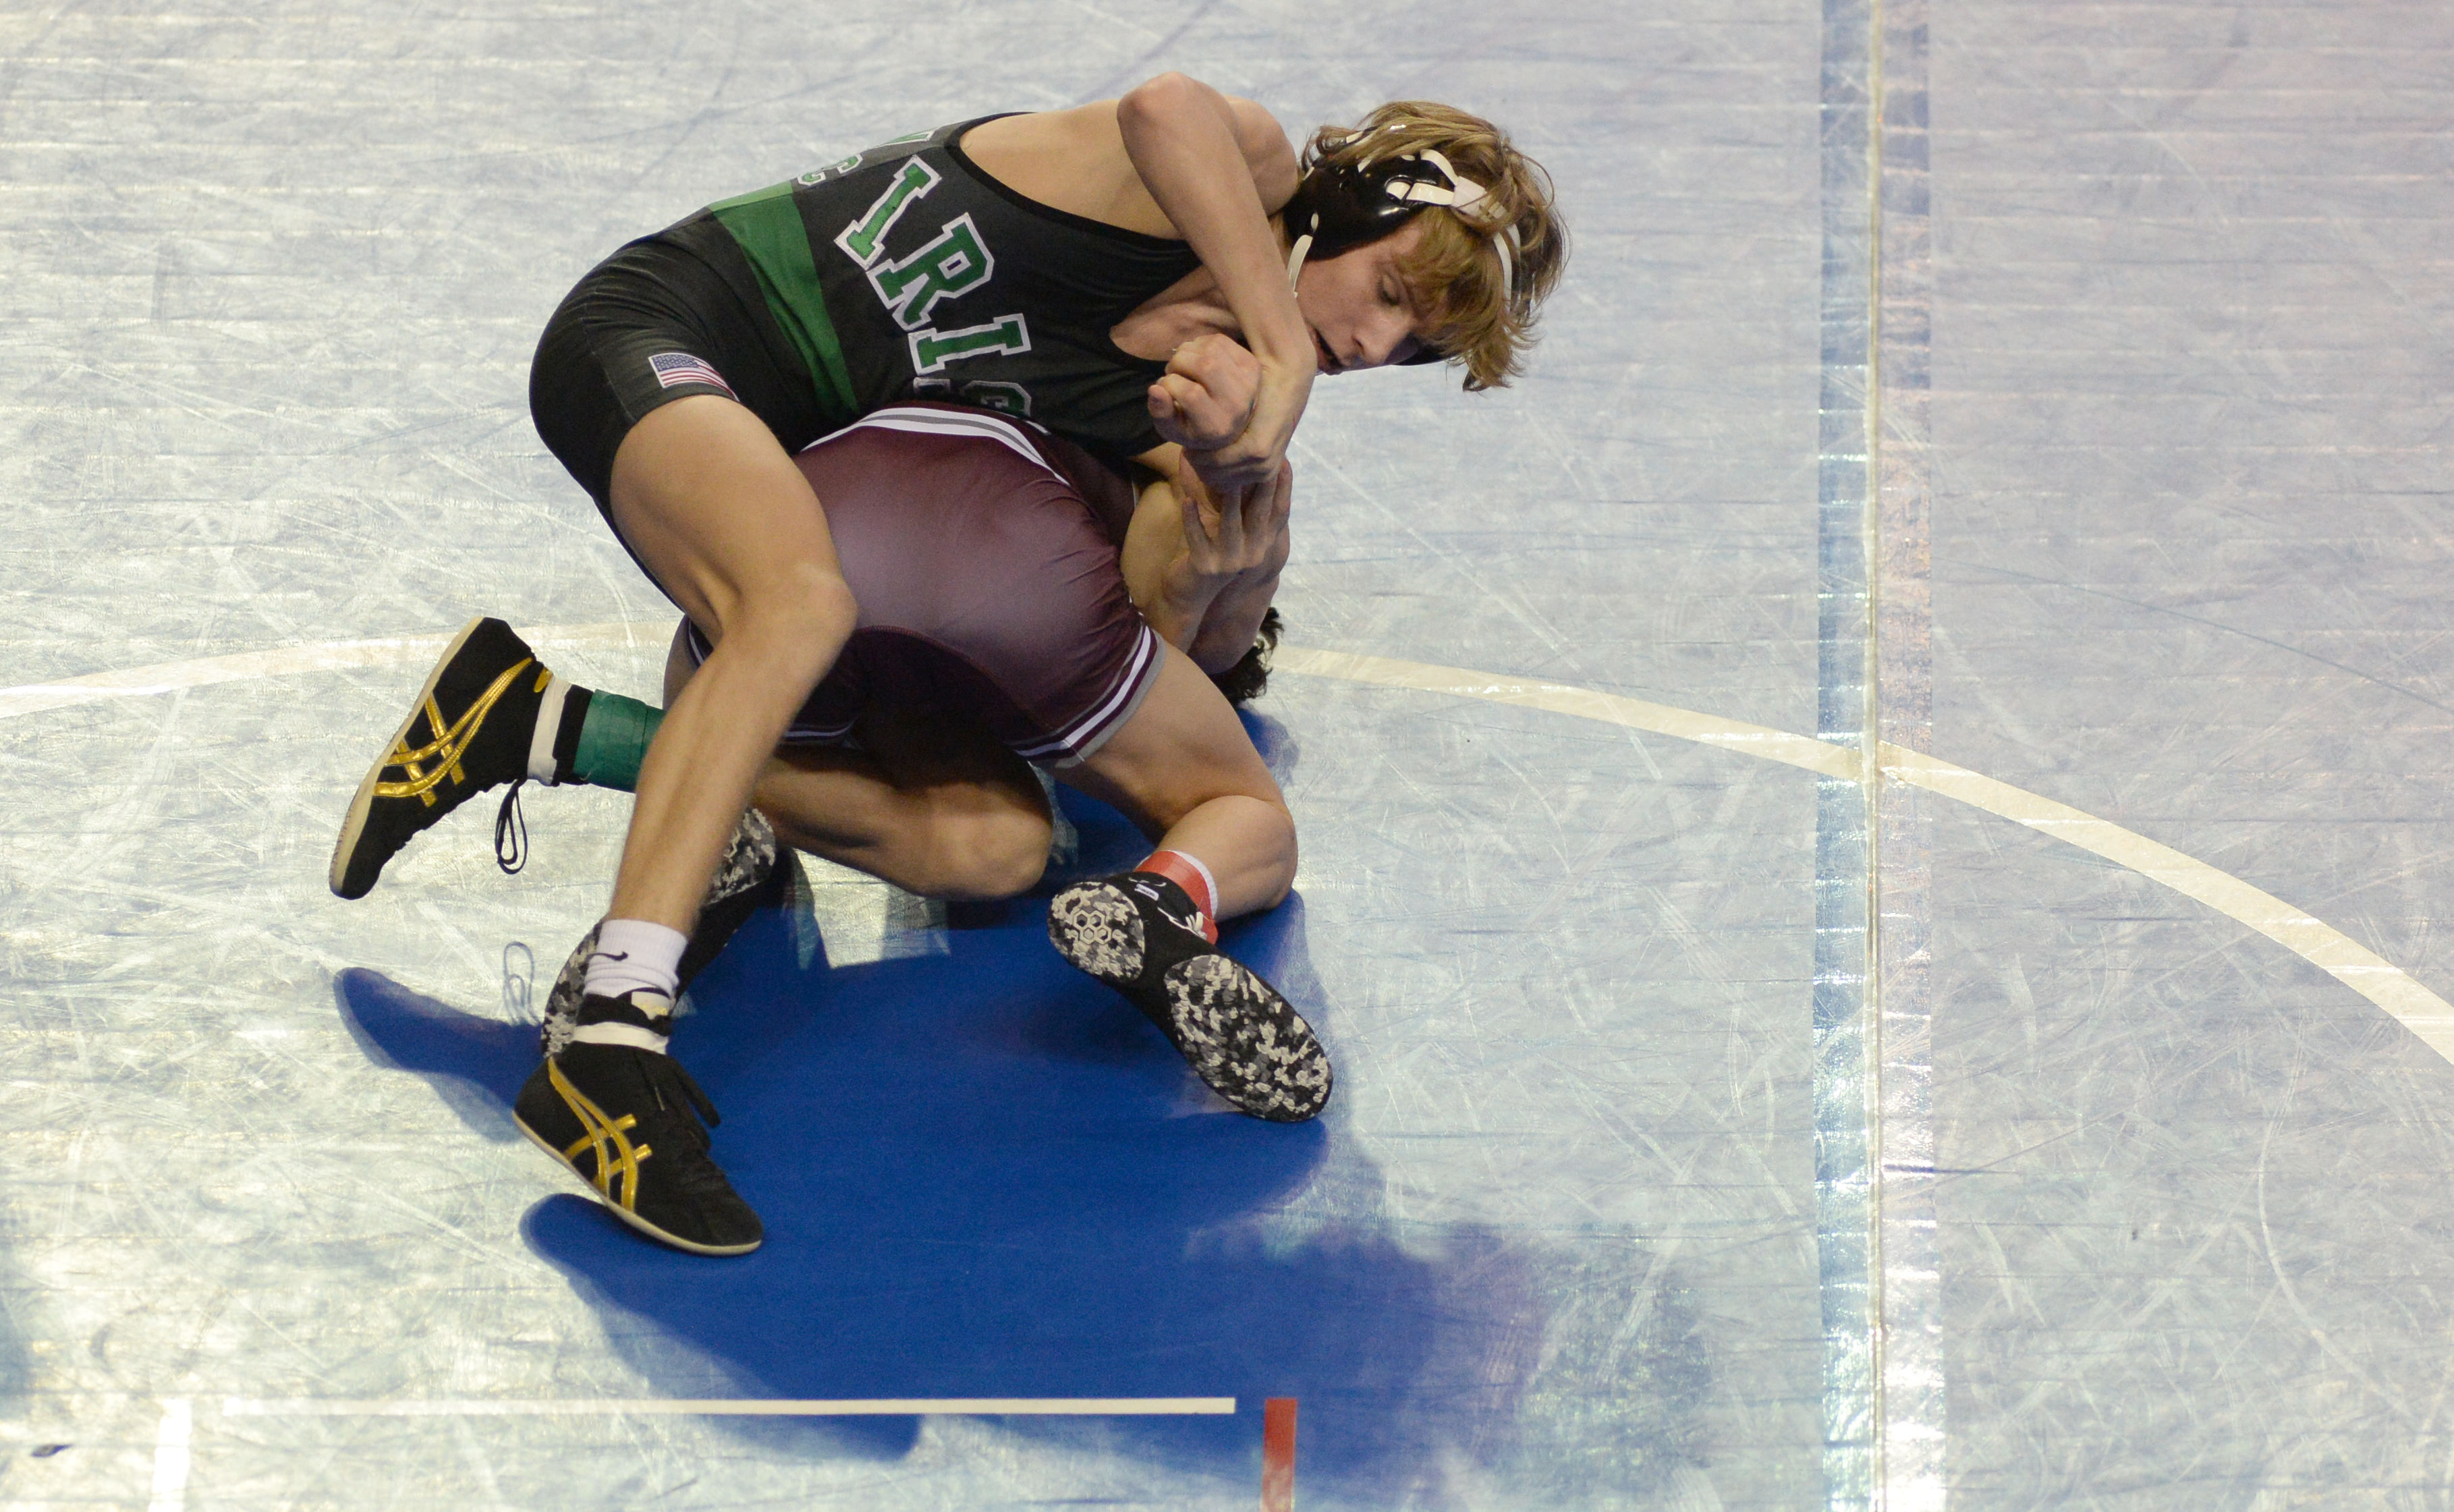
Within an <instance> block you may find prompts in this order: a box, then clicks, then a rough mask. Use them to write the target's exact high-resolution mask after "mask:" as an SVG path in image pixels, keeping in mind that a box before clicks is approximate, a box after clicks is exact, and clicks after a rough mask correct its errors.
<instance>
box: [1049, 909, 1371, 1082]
mask: <svg viewBox="0 0 2454 1512" xmlns="http://www.w3.org/2000/svg"><path fill="white" fill-rule="evenodd" d="M1048 937H1049V939H1050V940H1051V941H1053V942H1054V943H1055V944H1056V950H1057V954H1059V955H1061V956H1063V957H1064V958H1066V959H1067V960H1069V961H1071V962H1073V963H1074V964H1075V965H1076V966H1077V967H1079V968H1080V969H1082V970H1083V971H1085V972H1088V973H1089V974H1090V975H1092V976H1093V977H1096V978H1098V979H1099V980H1101V981H1103V982H1106V983H1107V984H1108V985H1109V986H1111V987H1114V988H1116V991H1118V992H1120V993H1122V994H1124V996H1125V998H1126V1000H1127V1001H1129V1002H1131V1003H1132V1004H1133V1005H1134V1006H1135V1007H1136V1008H1138V1009H1140V1010H1141V1011H1142V1016H1143V1017H1144V1018H1148V1019H1149V1020H1150V1021H1151V1022H1152V1023H1154V1024H1156V1025H1157V1026H1158V1029H1159V1032H1160V1033H1161V1034H1164V1035H1166V1036H1167V1038H1168V1042H1169V1043H1170V1044H1172V1045H1174V1046H1176V1048H1177V1052H1178V1053H1179V1054H1181V1055H1182V1056H1183V1057H1184V1058H1185V1060H1186V1061H1187V1062H1188V1063H1190V1064H1191V1065H1192V1067H1193V1070H1194V1073H1195V1074H1196V1075H1197V1076H1198V1077H1200V1078H1201V1079H1202V1080H1203V1081H1204V1082H1206V1083H1208V1084H1209V1086H1210V1089H1211V1090H1212V1091H1214V1092H1216V1093H1217V1094H1218V1095H1219V1096H1220V1097H1222V1098H1224V1099H1227V1100H1228V1101H1229V1102H1230V1103H1232V1104H1234V1105H1235V1107H1236V1108H1237V1111H1239V1112H1242V1113H1248V1114H1250V1115H1252V1116H1253V1117H1254V1118H1257V1119H1269V1120H1270V1121H1271V1122H1273V1123H1300V1122H1302V1121H1303V1120H1304V1119H1310V1118H1313V1117H1315V1116H1317V1115H1318V1113H1319V1112H1320V1110H1321V1109H1322V1108H1323V1107H1325V1106H1327V1105H1328V1102H1329V1094H1330V1088H1331V1085H1332V1082H1333V1078H1332V1075H1331V1072H1330V1066H1329V1056H1328V1054H1327V1052H1325V1051H1323V1050H1322V1049H1321V1047H1320V1040H1319V1039H1318V1038H1315V1037H1314V1035H1313V1032H1312V1025H1310V1024H1308V1023H1305V1022H1304V1021H1303V1016H1302V1015H1300V1014H1298V1013H1297V1012H1296V1011H1295V1009H1294V1007H1293V1006H1292V1005H1290V1004H1289V1003H1288V1001H1287V1000H1286V998H1282V997H1280V996H1279V995H1278V991H1277V988H1275V987H1272V986H1271V985H1270V984H1269V983H1268V982H1266V981H1263V980H1262V979H1261V978H1260V976H1259V975H1258V974H1257V973H1256V972H1254V971H1253V970H1252V969H1251V968H1249V967H1247V966H1245V965H1243V964H1242V963H1240V962H1238V961H1237V960H1235V959H1233V958H1230V957H1228V956H1225V955H1223V954H1221V953H1220V952H1219V950H1218V947H1217V946H1216V945H1214V944H1212V943H1211V942H1210V940H1209V939H1208V937H1205V936H1204V935H1203V934H1202V932H1201V916H1200V913H1199V911H1198V910H1197V909H1196V908H1195V907H1194V905H1193V899H1192V898H1191V897H1187V896H1186V895H1185V892H1184V889H1182V888H1180V887H1178V886H1177V885H1176V883H1174V882H1172V881H1170V880H1168V879H1167V878H1166V877H1159V876H1157V875H1155V874H1153V873H1149V872H1126V873H1122V874H1120V875H1118V876H1116V877H1101V878H1100V879H1098V880H1097V881H1092V882H1077V883H1076V884H1075V885H1074V886H1072V887H1069V888H1067V889H1066V890H1065V891H1063V892H1061V893H1059V894H1057V895H1056V898H1055V900H1054V901H1052V902H1051V903H1050V904H1049V905H1048Z"/></svg>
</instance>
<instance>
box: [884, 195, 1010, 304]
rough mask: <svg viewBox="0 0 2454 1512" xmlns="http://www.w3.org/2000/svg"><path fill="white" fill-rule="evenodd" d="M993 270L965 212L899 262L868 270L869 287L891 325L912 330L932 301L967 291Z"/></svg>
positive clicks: (992, 259)
mask: <svg viewBox="0 0 2454 1512" xmlns="http://www.w3.org/2000/svg"><path fill="white" fill-rule="evenodd" d="M995 272H996V257H995V256H994V255H992V254H991V253H990V252H989V250H988V247H987V246H986V244H984V243H983V242H981V240H980V233H979V229H978V228H977V227H976V226H974V225H973V224H972V217H971V216H969V215H967V214H966V215H957V216H955V218H954V219H953V220H950V221H948V222H947V223H946V226H945V229H944V230H942V231H940V232H937V234H936V235H935V237H933V238H931V240H930V242H929V244H928V245H927V246H925V247H922V248H921V249H920V250H919V251H918V252H914V253H913V254H912V255H911V256H909V257H906V258H904V259H903V260H902V261H901V262H883V263H879V264H878V265H877V266H876V267H875V268H872V269H871V270H870V271H869V285H870V287H871V288H872V289H875V290H876V291H877V297H878V300H879V301H880V302H881V303H883V304H884V305H885V306H886V312H887V313H888V314H891V315H893V316H894V317H895V324H896V325H898V326H901V327H902V328H903V329H904V330H906V331H917V330H919V329H920V328H921V327H923V326H925V325H927V324H928V323H929V312H930V311H932V310H934V309H935V308H936V305H937V301H938V300H940V299H952V298H954V297H955V295H957V294H965V293H969V292H971V291H973V290H975V289H977V288H978V287H980V285H982V284H984V283H987V282H988V281H989V278H990V276H991V275H992V274H994V273H995Z"/></svg>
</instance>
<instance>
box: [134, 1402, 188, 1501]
mask: <svg viewBox="0 0 2454 1512" xmlns="http://www.w3.org/2000/svg"><path fill="white" fill-rule="evenodd" d="M195 1428H196V1412H195V1403H194V1402H193V1401H192V1400H191V1399H190V1398H187V1397H168V1398H165V1399H163V1402H162V1425H161V1426H160V1427H159V1428H157V1429H155V1430H154V1434H153V1497H152V1500H151V1501H149V1502H146V1503H145V1512H185V1509H186V1507H187V1505H188V1462H189V1458H190V1450H189V1444H190V1442H191V1441H192V1440H193V1438H194V1436H195Z"/></svg>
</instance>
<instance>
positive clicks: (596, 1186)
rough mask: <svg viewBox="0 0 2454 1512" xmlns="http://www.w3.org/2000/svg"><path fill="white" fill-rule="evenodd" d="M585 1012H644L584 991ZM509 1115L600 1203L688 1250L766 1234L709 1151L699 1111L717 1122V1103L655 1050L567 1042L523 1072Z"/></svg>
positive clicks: (617, 1015) (749, 1242)
mask: <svg viewBox="0 0 2454 1512" xmlns="http://www.w3.org/2000/svg"><path fill="white" fill-rule="evenodd" d="M582 1017H583V1018H586V1019H588V1020H589V1021H592V1022H597V1021H602V1022H622V1021H628V1020H632V1019H640V1020H641V1021H642V1022H644V1021H645V1020H644V1019H641V1016H639V1015H638V1014H637V1012H636V1010H634V1009H632V1008H631V1007H630V1005H629V1004H628V1003H627V1002H625V1001H622V1000H619V999H614V998H589V999H587V1002H586V1005H585V1007H584V1009H583V1011H582ZM643 1032H645V1031H643ZM702 1116H703V1117H704V1118H705V1119H706V1120H707V1123H708V1124H714V1123H716V1122H719V1121H720V1120H719V1119H717V1118H716V1114H715V1108H714V1104H712V1103H710V1102H709V1101H708V1099H707V1094H705V1093H703V1092H701V1091H700V1090H699V1089H698V1083H696V1082H694V1081H693V1080H692V1079H691V1077H690V1073H689V1072H687V1071H684V1070H683V1069H682V1068H681V1065H680V1063H679V1062H677V1061H675V1060H674V1058H673V1057H671V1056H669V1055H666V1054H664V1053H662V1052H661V1051H655V1050H645V1049H641V1048H639V1047H637V1046H635V1045H622V1044H592V1043H588V1042H585V1041H583V1042H580V1043H577V1044H573V1045H568V1046H566V1047H565V1048H564V1049H563V1051H562V1053H561V1054H559V1055H555V1056H549V1057H548V1058H546V1059H545V1061H544V1063H542V1064H541V1065H539V1066H538V1067H537V1068H536V1072H535V1074H534V1075H533V1076H531V1077H530V1078H529V1080H528V1085H526V1086H524V1087H522V1088H521V1089H520V1095H519V1099H518V1100H517V1101H516V1102H515V1103H514V1104H513V1119H514V1121H516V1122H517V1123H518V1124H519V1127H520V1132H521V1133H522V1134H525V1135H527V1136H528V1137H529V1139H530V1140H531V1141H532V1142H533V1143H534V1144H535V1145H536V1146H537V1147H538V1148H539V1149H541V1150H543V1151H545V1152H546V1153H547V1154H548V1155H551V1156H553V1158H554V1159H556V1160H559V1161H560V1162H562V1164H563V1165H564V1166H566V1167H567V1168H569V1169H570V1170H571V1172H572V1173H573V1175H575V1176H577V1177H578V1178H579V1179H581V1180H582V1181H584V1182H586V1183H587V1184H588V1187H589V1189H590V1190H591V1191H593V1193H594V1194H595V1195H596V1200H598V1201H600V1202H602V1203H604V1204H605V1207H606V1209H607V1211H609V1212H611V1213H612V1214H613V1215H614V1217H615V1218H617V1219H620V1220H622V1221H623V1222H625V1223H628V1224H630V1225H631V1226H632V1227H633V1228H635V1229H637V1230H638V1231H639V1232H640V1233H642V1234H645V1235H647V1236H648V1237H649V1238H651V1239H654V1240H659V1241H661V1242H663V1243H666V1244H670V1245H672V1246H674V1248H675V1249H681V1250H688V1251H689V1252H691V1253H692V1254H694V1255H747V1254H749V1253H750V1252H751V1251H752V1250H754V1249H756V1248H757V1247H758V1245H759V1243H760V1242H761V1241H762V1240H764V1239H765V1238H766V1229H765V1227H764V1225H762V1224H761V1223H760V1222H759V1221H758V1215H757V1214H756V1213H754V1212H753V1211H752V1210H751V1207H750V1204H749V1203H747V1202H745V1201H743V1200H741V1198H740V1196H739V1194H737V1193H735V1192H734V1190H733V1183H732V1182H730V1181H728V1180H726V1179H725V1176H724V1171H723V1169H722V1168H721V1167H720V1166H718V1165H717V1164H716V1163H715V1160H714V1157H713V1156H711V1155H710V1154H709V1153H708V1137H707V1128H706V1126H705V1125H703V1124H701V1123H700V1121H699V1119H700V1117H702Z"/></svg>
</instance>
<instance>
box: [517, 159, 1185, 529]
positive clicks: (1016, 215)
mask: <svg viewBox="0 0 2454 1512" xmlns="http://www.w3.org/2000/svg"><path fill="white" fill-rule="evenodd" d="M995 118H996V117H993V116H983V117H980V118H979V120H992V119H995ZM979 120H973V121H964V122H960V123H957V124H955V125H953V126H946V127H940V128H938V129H937V130H936V131H929V132H925V133H920V134H917V135H915V136H913V137H910V138H906V139H903V140H899V141H895V142H890V143H887V144H885V145H884V146H880V147H875V148H871V149H869V150H867V151H862V152H856V153H855V154H854V155H852V156H851V157H848V158H845V159H843V160H842V161H841V162H838V163H835V164H834V165H832V166H830V167H827V168H824V169H819V170H817V171H813V172H809V173H804V174H802V175H801V176H800V177H798V178H795V179H793V180H791V181H789V182H787V183H783V184H777V185H775V186H774V187H772V188H770V189H765V190H760V191H758V192H755V193H751V194H744V195H741V196H740V197H738V198H735V199H729V200H723V201H719V202H718V203H716V204H714V205H713V206H710V207H709V208H708V209H706V210H704V211H701V212H698V213H697V214H694V215H692V216H690V217H689V218H687V219H685V220H683V221H682V222H680V223H679V224H677V225H675V226H673V227H670V228H668V229H666V230H665V231H662V232H657V233H656V234H655V235H654V236H650V237H647V238H644V239H642V240H641V241H637V242H634V243H632V244H631V245H630V246H628V247H625V248H623V249H622V250H621V251H620V252H616V253H614V256H612V257H611V258H608V259H607V260H606V261H605V262H604V263H602V264H600V265H599V266H598V267H597V268H596V269H595V270H594V271H593V272H591V273H590V274H589V275H588V276H587V277H586V278H584V279H582V280H581V282H580V284H579V286H578V287H577V288H575V289H573V291H572V292H571V294H570V296H569V297H568V298H566V299H565V300H564V301H563V304H562V307H561V308H560V309H558V310H557V311H555V312H554V316H553V321H552V322H551V323H549V324H548V326H547V328H546V333H545V337H544V340H543V341H542V342H541V343H540V344H539V347H538V350H537V359H536V364H535V366H534V368H533V370H532V373H531V378H530V404H531V408H532V409H533V412H534V413H535V416H536V421H537V429H538V432H539V433H540V434H542V435H543V436H544V438H545V440H546V444H547V445H548V446H549V447H551V448H553V452H554V454H556V455H557V456H559V457H561V458H562V460H563V463H564V465H565V466H567V467H569V468H570V469H571V472H572V474H573V476H574V477H576V478H578V480H579V481H580V483H581V485H582V486H583V487H585V488H587V489H588V491H589V493H590V494H592V495H593V496H594V497H595V499H596V500H597V502H598V504H599V506H600V507H601V506H602V505H603V504H604V502H605V498H606V492H607V489H608V488H609V486H610V483H611V479H612V475H613V459H614V449H615V448H616V447H618V446H619V445H620V444H621V440H622V437H623V436H624V435H625V434H627V433H629V431H630V428H631V427H632V426H633V425H635V424H637V423H638V421H639V419H640V418H641V417H642V416H644V415H645V414H646V413H648V412H649V411H651V410H653V409H654V408H656V406H658V405H659V404H662V403H664V402H666V401H667V400H670V399H674V398H679V397H681V396H683V395H684V394H688V393H721V394H724V395H726V396H727V397H731V398H735V399H738V400H739V401H740V402H741V403H743V404H745V405H747V406H748V407H749V408H750V409H751V410H752V411H753V412H754V413H757V414H758V416H759V417H760V418H761V419H763V420H765V421H766V422H767V425H768V427H769V429H770V430H772V431H774V433H775V435H776V438H777V440H779V441H780V442H782V443H783V445H784V447H785V449H786V450H787V451H795V452H797V451H798V450H800V448H802V447H803V446H806V445H807V444H808V443H809V442H810V441H812V440H814V439H815V438H816V437H817V436H819V435H820V434H823V433H827V432H829V431H832V430H834V429H835V428H836V427H838V426H840V425H842V424H844V423H846V422H848V421H850V420H852V419H854V418H855V417H856V416H858V415H861V414H866V413H870V412H872V411H874V410H876V409H878V408H879V407H880V406H883V405H887V404H893V403H895V402H897V401H902V400H909V399H914V398H918V399H924V400H925V399H935V400H945V401H952V402H956V403H965V404H972V405H978V406H982V407H985V408H989V409H996V410H1002V411H1004V412H1006V413H1010V414H1015V415H1019V416H1025V417H1028V418H1031V419H1034V420H1037V421H1039V422H1040V423H1041V424H1044V425H1046V426H1048V427H1049V428H1050V429H1051V430H1053V431H1055V432H1056V433H1058V434H1060V435H1064V436H1066V437H1068V438H1069V439H1071V440H1074V441H1076V442H1077V443H1078V444H1080V445H1081V446H1083V447H1085V448H1086V449H1088V450H1089V451H1090V452H1091V453H1092V454H1094V455H1096V456H1098V457H1099V458H1100V459H1101V460H1102V461H1104V462H1106V463H1108V464H1109V465H1110V466H1112V467H1121V466H1122V464H1123V462H1124V460H1125V459H1126V458H1128V457H1131V456H1134V455H1136V454H1140V453H1142V452H1146V451H1148V450H1150V449H1151V448H1152V447H1154V446H1157V444H1158V442H1159V436H1158V433H1157V431H1156V430H1155V429H1154V428H1153V426H1152V424H1151V420H1150V415H1149V413H1148V411H1147V409H1146V408H1145V399H1144V395H1145V393H1146V392H1147V390H1148V388H1149V386H1150V384H1151V382H1152V381H1153V380H1154V379H1156V378H1157V376H1158V375H1159V374H1160V373H1162V372H1164V371H1165V364H1164V363H1160V362H1153V361H1148V360H1145V359H1142V358H1138V357H1135V356H1132V355H1130V354H1128V353H1125V352H1123V351H1121V350H1120V349H1119V348H1118V347H1117V346H1116V343H1115V342H1114V341H1113V340H1111V339H1110V338H1109V332H1110V331H1112V330H1113V329H1114V328H1115V327H1116V322H1117V321H1119V320H1121V319H1123V318H1124V317H1125V315H1127V314H1128V313H1130V312H1132V311H1134V310H1135V309H1136V308H1137V307H1138V306H1140V305H1141V304H1142V303H1143V302H1144V301H1145V300H1147V299H1149V298H1150V297H1151V296H1152V295H1154V294H1156V293H1158V292H1160V291H1162V290H1164V289H1166V288H1168V287H1169V286H1171V285H1173V284H1174V283H1176V282H1177V280H1178V279H1180V278H1182V277H1183V276H1185V275H1186V274H1187V273H1189V272H1193V270H1194V269H1196V268H1197V267H1198V266H1199V265H1200V259H1199V258H1197V257H1196V256H1195V255H1194V253H1193V251H1192V249H1191V248H1190V247H1188V246H1186V245H1185V244H1184V243H1183V242H1181V241H1175V240H1170V239H1167V238H1164V237H1157V236H1148V235H1143V234H1141V233H1140V232H1130V231H1124V230H1120V229H1118V228H1116V227H1113V226H1105V225H1101V224H1100V223H1098V222H1096V221H1093V220H1088V219H1085V218H1084V217H1082V216H1079V215H1073V214H1068V213H1067V212H1063V211H1058V210H1054V209H1051V208H1050V207H1048V206H1045V205H1041V204H1038V203H1036V202H1035V201H1033V200H1030V199H1026V198H1024V197H1023V196H1022V195H1020V194H1017V193H1016V192H1013V191H1012V190H1009V189H1007V188H1005V187H1004V186H1003V185H1001V184H999V183H997V182H996V180H995V179H993V178H991V177H989V176H988V174H986V173H985V172H983V171H980V170H979V169H978V168H977V167H976V166H975V165H974V164H973V163H972V161H971V159H970V158H969V157H967V156H966V155H964V153H963V151H962V149H961V148H960V147H959V146H958V145H957V141H958V138H960V136H961V135H962V133H963V132H964V131H967V130H969V129H970V128H971V127H973V126H976V125H978V124H979Z"/></svg>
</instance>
